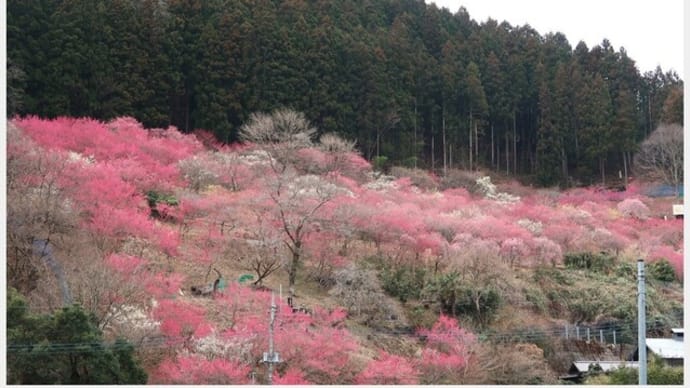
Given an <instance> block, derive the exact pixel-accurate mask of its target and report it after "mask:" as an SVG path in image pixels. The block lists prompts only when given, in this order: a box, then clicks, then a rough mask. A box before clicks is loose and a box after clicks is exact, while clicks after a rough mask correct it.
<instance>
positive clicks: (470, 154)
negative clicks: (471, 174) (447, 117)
mask: <svg viewBox="0 0 690 388" xmlns="http://www.w3.org/2000/svg"><path fill="white" fill-rule="evenodd" d="M469 129H470V135H469V144H468V148H467V149H468V150H469V160H470V166H469V167H470V171H471V170H472V110H471V109H470V127H469Z"/></svg>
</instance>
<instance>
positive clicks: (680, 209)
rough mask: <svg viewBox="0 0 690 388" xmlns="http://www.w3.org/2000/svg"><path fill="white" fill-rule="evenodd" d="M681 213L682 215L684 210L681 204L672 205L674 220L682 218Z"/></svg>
mask: <svg viewBox="0 0 690 388" xmlns="http://www.w3.org/2000/svg"><path fill="white" fill-rule="evenodd" d="M683 213H684V209H683V204H682V203H681V204H676V205H673V216H674V217H675V218H683Z"/></svg>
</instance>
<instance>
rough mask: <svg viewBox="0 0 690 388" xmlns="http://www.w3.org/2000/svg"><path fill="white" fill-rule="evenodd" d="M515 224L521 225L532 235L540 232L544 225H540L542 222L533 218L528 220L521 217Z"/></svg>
mask: <svg viewBox="0 0 690 388" xmlns="http://www.w3.org/2000/svg"><path fill="white" fill-rule="evenodd" d="M517 224H518V225H520V226H521V227H523V228H525V229H527V230H529V231H530V232H532V234H534V235H539V234H541V232H542V230H543V228H544V226H543V225H542V223H541V222H540V221H533V220H530V219H529V218H522V219H520V220H518V222H517Z"/></svg>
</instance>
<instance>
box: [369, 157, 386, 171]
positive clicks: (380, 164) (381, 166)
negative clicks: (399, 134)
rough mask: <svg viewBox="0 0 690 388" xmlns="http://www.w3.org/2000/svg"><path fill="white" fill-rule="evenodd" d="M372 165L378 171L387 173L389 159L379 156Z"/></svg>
mask: <svg viewBox="0 0 690 388" xmlns="http://www.w3.org/2000/svg"><path fill="white" fill-rule="evenodd" d="M371 164H372V166H373V167H374V170H376V171H386V169H387V168H388V157H387V156H384V155H380V156H377V157H375V158H374V160H372V163H371Z"/></svg>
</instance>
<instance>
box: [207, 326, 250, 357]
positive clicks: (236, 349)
mask: <svg viewBox="0 0 690 388" xmlns="http://www.w3.org/2000/svg"><path fill="white" fill-rule="evenodd" d="M194 349H195V351H196V353H201V354H203V355H205V356H206V357H208V358H215V357H221V358H225V359H234V360H241V361H243V362H251V359H252V354H251V351H252V344H251V341H250V339H247V338H229V339H224V338H220V337H218V335H217V333H215V332H214V333H212V334H211V335H208V336H205V337H203V338H199V339H196V340H195V341H194Z"/></svg>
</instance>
